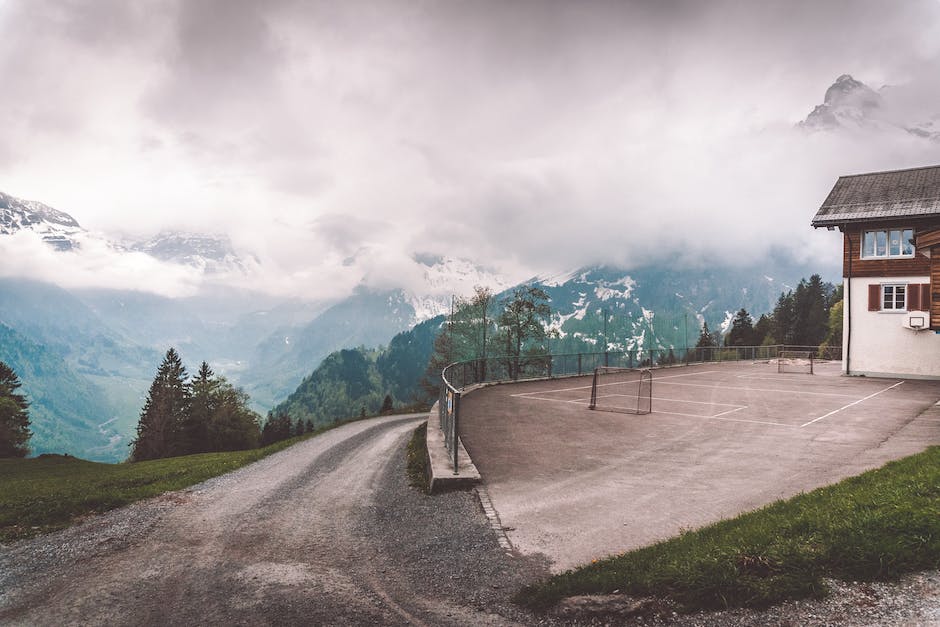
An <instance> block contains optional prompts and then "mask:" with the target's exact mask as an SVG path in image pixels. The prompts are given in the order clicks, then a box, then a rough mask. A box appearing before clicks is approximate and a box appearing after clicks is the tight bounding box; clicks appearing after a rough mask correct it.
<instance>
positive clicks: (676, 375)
mask: <svg viewBox="0 0 940 627" xmlns="http://www.w3.org/2000/svg"><path fill="white" fill-rule="evenodd" d="M713 372H718V371H717V370H703V371H701V372H689V373H686V374H673V375H669V376H668V377H656V378H655V379H653V382H656V381H662V380H663V379H676V378H678V377H694V376H695V375H698V374H711V373H713ZM585 376H586V375H585ZM625 383H639V382H638V381H616V382H614V383H601V384H600V385H599V386H597V387H603V386H606V385H624V384H625ZM706 387H708V386H706ZM590 389H591V386H590V385H579V386H578V387H576V388H561V389H558V390H549V391H548V392H547V393H548V394H554V393H555V392H572V391H574V390H590ZM531 394H546V392H521V393H519V394H512V395H511V396H513V397H522V396H529V395H531Z"/></svg>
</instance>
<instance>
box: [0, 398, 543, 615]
mask: <svg viewBox="0 0 940 627" xmlns="http://www.w3.org/2000/svg"><path fill="white" fill-rule="evenodd" d="M422 418H424V416H409V417H388V418H379V419H375V420H368V421H362V422H356V423H351V424H348V425H344V426H343V427H340V428H338V429H334V430H332V431H329V432H327V433H325V434H323V435H321V436H319V437H316V438H312V439H309V440H306V441H305V442H303V443H301V444H299V445H296V446H294V447H291V448H290V449H287V450H285V451H282V452H280V453H277V454H275V455H272V456H270V457H268V458H265V459H263V460H261V461H260V462H258V463H255V464H252V465H251V466H247V467H245V468H242V469H240V470H238V471H236V472H234V473H231V474H228V475H225V476H222V477H217V478H215V479H212V480H209V481H207V482H205V483H203V484H200V485H198V486H195V487H193V488H191V489H188V490H183V491H180V492H175V493H170V494H166V495H164V496H162V497H158V498H156V499H151V500H149V501H146V502H141V503H138V504H135V505H132V506H130V507H125V508H122V509H120V510H116V511H113V512H110V513H108V514H105V515H102V516H98V517H95V518H93V519H90V520H88V521H86V522H85V523H83V524H81V525H79V526H76V527H73V528H71V529H67V530H65V531H62V532H58V533H55V534H51V535H48V536H43V537H39V538H34V539H31V540H26V541H22V542H18V543H14V544H12V545H10V546H7V547H3V548H2V549H0V623H3V624H24V625H67V624H73V625H78V624H81V625H89V624H109V625H116V624H124V625H154V624H161V625H169V624H226V625H229V624H232V625H238V624H244V625H273V624H356V625H361V624H391V625H395V624H411V625H420V624H433V625H448V624H470V623H473V624H487V623H490V624H494V623H495V624H507V623H508V624H511V623H514V622H517V621H521V622H523V623H530V622H532V620H533V617H531V616H530V615H526V614H524V613H522V612H521V610H519V609H518V608H516V607H515V606H513V605H512V604H510V603H509V602H508V600H507V597H508V596H509V595H511V594H512V593H513V592H514V591H515V590H516V589H518V587H519V586H520V585H521V584H522V583H523V581H528V580H530V579H531V578H533V577H535V576H538V575H540V574H542V573H543V571H542V570H540V568H541V567H540V566H539V565H538V564H534V563H532V562H530V561H523V560H519V559H513V558H510V557H509V556H507V555H506V554H505V553H504V552H503V551H502V550H501V549H500V548H499V545H498V543H497V540H496V537H495V535H494V533H493V532H492V530H490V528H489V527H488V526H487V521H486V518H485V517H484V516H483V513H482V510H481V509H480V506H479V503H478V501H477V500H476V496H475V495H474V494H472V493H468V492H458V493H452V494H446V495H442V496H440V497H435V498H434V499H431V498H430V497H427V496H425V495H422V494H420V493H418V492H417V491H415V490H413V489H412V488H409V487H408V486H407V484H406V479H405V472H404V446H405V442H406V441H407V439H408V437H409V436H410V434H411V432H412V431H413V429H414V428H415V427H416V426H417V425H418V424H419V422H420V420H421V419H422Z"/></svg>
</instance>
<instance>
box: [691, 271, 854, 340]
mask: <svg viewBox="0 0 940 627" xmlns="http://www.w3.org/2000/svg"><path fill="white" fill-rule="evenodd" d="M719 342H721V344H722V345H724V346H761V345H764V346H768V345H774V344H786V345H789V346H821V345H822V346H826V345H828V346H836V345H840V344H841V342H842V286H841V285H840V286H838V287H836V286H834V285H832V284H831V283H825V282H823V280H822V278H820V276H819V275H818V274H814V275H812V276H811V277H810V278H809V280H806V279H802V280H801V281H800V283H799V284H798V285H797V286H796V289H793V290H789V291H787V292H783V293H781V294H780V298H778V299H777V304H776V305H775V306H774V310H773V312H772V313H770V314H769V315H768V314H762V315H761V316H760V317H759V318H758V319H757V321H756V322H755V321H754V319H753V318H752V317H751V315H750V314H749V313H748V312H747V310H745V309H743V308H742V309H741V310H739V311H738V312H737V314H735V316H734V319H733V320H732V321H731V328H730V329H729V331H728V333H727V334H726V335H725V336H724V337H723V338H722V337H720V336H719V335H718V334H716V333H714V332H712V331H710V330H709V328H708V324H707V323H706V324H703V325H702V330H701V332H700V334H699V339H698V343H697V344H696V347H697V348H702V347H708V346H718V345H719Z"/></svg>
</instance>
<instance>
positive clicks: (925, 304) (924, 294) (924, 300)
mask: <svg viewBox="0 0 940 627" xmlns="http://www.w3.org/2000/svg"><path fill="white" fill-rule="evenodd" d="M920 310H921V311H930V283H922V284H921V286H920Z"/></svg>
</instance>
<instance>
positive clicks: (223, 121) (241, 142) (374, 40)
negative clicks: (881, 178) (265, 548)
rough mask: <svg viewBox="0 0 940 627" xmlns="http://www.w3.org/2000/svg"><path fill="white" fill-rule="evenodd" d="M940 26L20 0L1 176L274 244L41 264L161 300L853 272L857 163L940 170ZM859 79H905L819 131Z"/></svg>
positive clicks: (839, 14)
mask: <svg viewBox="0 0 940 627" xmlns="http://www.w3.org/2000/svg"><path fill="white" fill-rule="evenodd" d="M938 42H940V4H938V3H937V2H935V1H934V0H914V1H912V2H905V3H901V4H899V5H897V6H892V8H891V10H890V11H886V10H885V8H884V3H883V2H881V1H880V0H861V1H854V0H853V1H848V0H845V1H840V0H837V1H834V2H826V3H819V2H809V1H802V0H797V1H793V0H786V1H784V0H781V1H779V2H761V3H741V2H735V1H732V0H727V1H719V2H711V3H707V4H704V3H701V2H697V1H694V0H679V1H675V2H666V3H664V2H652V1H650V2H606V1H602V0H598V1H590V2H581V3H570V2H558V3H555V2H548V3H546V2H544V1H539V2H536V1H526V0H523V1H520V2H512V3H505V2H482V3H430V4H427V3H417V4H416V3H412V2H404V1H402V2H369V1H366V2H349V3H336V2H316V1H314V2H302V1H300V0H277V1H276V2H269V3H263V4H259V3H251V2H242V1H238V2H227V1H222V0H205V1H201V2H182V1H180V0H146V1H144V2H140V3H133V5H128V4H127V3H124V2H118V1H117V0H114V1H105V2H99V3H92V4H90V5H89V4H82V3H78V4H75V3H67V2H55V1H52V0H50V1H46V2H32V1H29V2H27V1H26V0H21V1H16V0H13V1H8V2H5V3H2V4H0V70H2V71H3V72H2V73H3V75H4V76H6V77H9V80H8V81H6V82H5V85H4V89H5V94H6V97H5V98H4V99H3V101H2V102H0V189H2V190H3V191H4V192H7V193H10V194H13V195H15V196H19V197H26V198H32V199H36V200H40V201H42V202H45V203H47V204H50V205H52V206H54V207H56V208H58V209H61V210H63V211H66V212H69V213H71V214H72V215H74V216H75V217H76V218H77V219H78V220H79V222H81V223H82V224H83V225H86V226H89V227H90V228H93V229H97V230H103V231H108V232H115V231H125V232H132V231H136V232H137V233H138V234H144V233H150V234H152V233H154V232H156V231H159V230H163V229H185V230H195V231H207V232H225V233H227V234H229V235H230V236H231V238H232V240H233V242H235V244H236V246H237V247H238V248H239V250H241V251H243V252H244V254H246V255H250V256H253V257H255V258H257V259H258V260H259V263H258V264H257V266H254V265H251V266H250V267H248V268H247V269H246V271H245V272H244V273H241V274H232V275H226V276H221V275H220V276H216V277H213V278H209V279H206V278H198V277H195V278H194V277H192V276H190V271H189V270H188V269H186V268H174V267H164V266H163V265H157V266H147V265H146V264H147V263H150V262H147V261H146V260H140V259H135V258H133V257H132V256H128V257H124V256H121V257H109V255H110V253H108V252H107V251H97V252H95V251H83V252H81V253H76V255H77V257H76V262H75V263H74V264H72V265H74V266H75V268H74V269H71V270H68V271H63V272H61V273H56V272H55V271H53V269H52V266H51V262H50V258H47V257H44V256H42V255H40V256H39V257H37V259H39V260H40V261H39V262H38V265H39V266H40V267H42V268H46V269H44V270H36V272H37V273H40V274H42V273H44V276H46V275H48V276H53V275H56V274H58V275H59V278H58V281H59V282H62V281H66V280H75V281H77V282H79V283H81V284H88V283H89V282H92V279H93V278H94V277H93V274H94V273H95V269H96V268H98V270H97V271H98V272H100V273H101V276H102V277H104V278H102V282H104V283H108V284H112V283H113V284H115V285H124V284H127V283H133V282H132V281H128V280H127V279H126V278H125V277H126V275H133V274H135V273H138V272H148V273H149V272H153V273H160V276H156V275H154V277H155V278H154V279H153V281H154V284H155V285H156V286H158V287H157V288H155V289H159V290H161V293H170V292H172V293H179V294H186V293H190V291H192V290H195V289H199V286H200V284H201V282H204V281H215V282H231V283H233V284H236V283H239V282H241V283H242V284H244V285H246V286H249V287H252V288H256V289H261V290H264V291H266V292H268V293H272V294H277V295H295V296H298V297H305V298H327V297H331V296H334V297H335V296H340V295H343V294H347V293H349V292H350V291H351V290H352V289H353V288H354V287H355V286H356V285H357V284H360V283H364V284H367V285H372V286H394V284H396V283H398V284H402V285H412V284H417V283H419V282H420V280H421V277H422V273H423V270H422V267H421V266H420V265H419V264H416V263H415V262H414V261H413V253H414V252H415V251H422V252H429V253H433V254H438V255H447V256H454V257H466V258H470V259H473V260H475V261H477V262H479V263H482V264H484V265H488V266H493V267H495V268H496V269H498V270H501V271H503V272H505V273H507V274H509V275H511V276H514V277H515V276H525V275H531V274H536V273H540V272H546V271H554V270H564V269H568V268H571V267H574V266H578V265H583V264H589V263H617V264H624V265H637V264H644V263H680V264H684V265H695V264H702V263H714V262H730V263H741V264H744V263H750V262H752V261H754V260H756V259H758V258H760V257H762V256H764V255H766V254H767V253H768V251H770V250H782V251H785V252H786V253H788V254H790V255H793V256H797V257H801V258H804V259H807V260H813V259H816V260H819V263H820V264H825V263H828V264H831V265H834V264H836V263H838V254H839V250H838V246H837V245H836V244H834V243H833V236H832V234H828V233H821V232H814V231H813V230H812V229H811V228H810V227H809V221H810V219H811V218H812V215H813V213H814V212H815V210H816V208H817V207H818V206H819V204H820V203H821V202H822V200H823V199H824V198H825V196H826V194H827V193H828V191H829V189H830V188H831V186H832V184H833V183H834V182H835V180H836V178H837V177H838V176H839V175H841V174H846V173H852V172H864V171H872V170H878V169H893V168H902V167H910V166H918V165H925V164H934V163H938V162H940V142H936V141H931V140H929V139H925V138H923V137H916V136H914V135H912V134H910V133H908V132H907V131H905V130H904V129H903V128H902V127H903V126H904V125H905V124H907V122H908V121H909V120H914V121H920V120H926V121H930V120H937V122H936V123H937V124H940V118H938V117H937V116H938V115H940V106H936V105H935V103H937V102H940V84H938V82H937V81H936V78H935V77H936V76H937V75H938V74H937V72H938V70H940V43H938ZM63 59H68V60H69V62H68V63H63V62H62V60H63ZM844 73H850V74H852V75H854V76H855V78H857V79H860V80H862V81H864V82H866V83H867V84H869V85H870V86H871V87H872V88H874V89H878V88H880V87H881V86H882V85H884V84H888V85H890V86H891V87H890V88H889V89H888V90H887V91H886V92H885V93H886V94H887V93H889V92H890V93H893V94H894V97H893V99H892V106H891V108H890V109H886V110H885V111H883V112H882V113H883V114H884V115H883V120H882V121H884V122H885V124H884V125H883V127H882V128H867V129H854V130H853V129H847V130H844V131H843V132H838V133H825V132H819V133H806V132H804V131H802V130H800V129H797V128H796V124H797V123H798V122H799V121H800V120H802V119H803V118H804V117H805V116H806V115H807V114H808V113H809V112H810V111H811V110H812V109H813V107H814V106H815V105H816V104H819V103H820V102H822V99H823V95H824V93H825V90H826V88H827V87H828V86H829V85H830V84H831V83H832V82H833V80H835V78H836V77H838V76H839V75H841V74H844ZM2 245H3V246H4V247H5V249H8V248H9V247H10V246H13V244H11V243H9V242H7V243H5V244H2ZM17 245H19V244H17ZM26 252H27V251H25V250H24V251H21V253H20V254H26ZM33 252H35V251H33ZM30 254H32V253H30ZM62 258H67V257H60V258H58V259H62ZM53 259H54V258H53ZM105 259H107V260H109V262H110V263H112V265H114V266H117V265H121V264H124V263H125V260H126V263H127V264H129V265H128V268H129V270H127V271H125V270H122V269H119V268H117V267H113V268H112V267H108V263H103V262H102V260H105ZM95 264H99V265H95ZM14 265H17V267H23V265H26V266H28V265H30V264H23V263H20V262H19V261H17V262H16V264H14ZM47 266H48V267H47ZM10 267H11V266H10V265H9V264H6V263H5V264H4V268H3V270H2V271H3V272H5V273H9V272H11V271H10V270H9V268H10ZM83 269H84V270H83ZM148 276H149V275H148ZM148 282H149V281H148Z"/></svg>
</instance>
